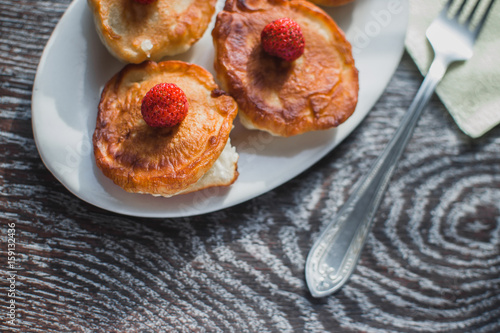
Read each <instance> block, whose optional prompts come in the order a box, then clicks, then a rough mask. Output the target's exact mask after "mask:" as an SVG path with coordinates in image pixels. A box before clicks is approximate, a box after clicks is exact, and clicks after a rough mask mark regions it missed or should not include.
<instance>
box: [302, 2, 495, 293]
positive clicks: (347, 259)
mask: <svg viewBox="0 0 500 333" xmlns="http://www.w3.org/2000/svg"><path fill="white" fill-rule="evenodd" d="M454 1H455V0H449V1H448V2H447V3H446V5H445V7H444V8H443V10H442V11H441V13H440V14H439V16H438V17H437V18H436V19H435V20H434V21H433V22H432V24H431V25H430V26H429V28H428V29H427V33H426V36H427V39H428V40H429V42H430V43H431V45H432V48H433V49H434V54H435V56H434V60H433V62H432V64H431V66H430V68H429V72H428V73H427V75H426V77H425V79H424V81H423V82H422V85H421V87H420V89H419V90H418V92H417V95H416V96H415V99H414V100H413V102H412V103H411V105H410V107H409V109H408V111H407V112H406V114H405V116H404V117H403V119H402V121H401V124H400V126H399V128H398V129H397V130H396V133H395V135H394V137H393V138H392V139H391V141H390V142H389V143H388V145H387V147H386V148H385V150H384V151H383V152H382V154H381V155H380V157H379V158H378V159H377V160H376V162H375V164H374V165H373V166H372V168H371V170H370V171H369V173H368V174H367V175H366V176H365V178H364V179H363V181H362V182H361V183H360V185H359V186H358V187H357V188H356V189H355V191H354V192H353V193H352V195H351V196H350V197H349V199H348V200H347V202H346V203H345V204H344V206H343V207H342V208H341V209H340V210H339V212H338V213H337V215H336V216H335V217H334V219H333V220H332V221H331V222H330V223H329V224H328V225H327V226H326V227H325V229H324V230H323V231H322V232H321V234H320V236H319V239H317V240H316V242H315V244H314V245H313V247H312V249H311V251H310V252H309V255H308V257H307V262H306V268H305V274H306V282H307V285H308V287H309V290H310V292H311V294H312V296H314V297H323V296H327V295H329V294H331V293H333V292H335V291H337V290H338V289H339V288H341V287H342V286H343V285H344V283H345V282H346V281H347V280H348V278H349V277H350V276H351V274H352V272H353V271H354V268H355V267H356V263H357V261H358V259H359V256H360V253H361V249H362V248H363V245H364V243H365V240H366V237H367V235H368V232H369V230H370V227H371V224H372V221H373V217H374V215H375V213H376V211H377V208H378V206H379V203H380V201H381V199H382V197H383V194H384V191H385V189H386V187H387V185H388V183H389V179H390V177H391V175H392V173H393V171H394V169H395V167H396V164H397V162H398V160H399V158H400V156H401V154H402V153H403V151H404V148H405V147H406V144H407V143H408V141H409V139H410V137H411V135H412V133H413V129H414V128H415V125H416V124H417V121H418V118H419V117H420V114H421V113H422V110H423V109H424V108H425V106H426V105H427V103H428V102H429V99H430V98H431V96H432V94H433V93H434V90H435V88H436V86H437V84H438V83H439V81H441V79H442V77H443V76H444V74H445V72H446V70H447V68H448V66H449V65H450V64H451V63H452V62H455V61H464V60H467V59H469V58H470V57H472V54H473V51H472V48H473V45H474V42H475V40H476V38H477V36H478V34H479V31H480V30H481V28H482V27H483V24H484V22H485V20H486V17H487V15H488V13H489V12H490V10H491V7H492V5H493V3H494V2H495V0H490V2H489V4H488V5H487V7H486V9H485V11H484V13H483V14H482V16H481V15H480V14H479V15H478V14H477V13H476V12H477V10H478V8H479V4H480V2H481V1H483V0H478V1H477V2H476V3H475V5H474V7H473V8H472V10H471V11H470V14H469V13H468V12H467V13H466V12H465V11H464V8H466V7H467V6H466V5H467V3H468V2H469V3H470V2H471V0H463V1H462V0H458V1H462V2H461V4H459V5H456V3H454ZM472 1H474V0H472ZM457 6H459V8H458V10H457V11H456V13H455V14H454V15H452V16H450V13H449V12H450V9H451V8H454V7H457ZM467 8H468V7H467ZM462 16H467V17H466V18H465V20H464V19H462ZM476 16H481V17H480V18H478V17H476ZM476 20H478V21H479V22H478V23H477V24H476V25H475V27H471V23H472V22H473V21H476Z"/></svg>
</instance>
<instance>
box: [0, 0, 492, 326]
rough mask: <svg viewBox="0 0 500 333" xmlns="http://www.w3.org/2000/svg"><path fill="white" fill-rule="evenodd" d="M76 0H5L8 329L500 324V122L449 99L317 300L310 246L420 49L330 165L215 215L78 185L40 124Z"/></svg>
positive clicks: (1, 24) (389, 124)
mask: <svg viewBox="0 0 500 333" xmlns="http://www.w3.org/2000/svg"><path fill="white" fill-rule="evenodd" d="M69 2H70V1H69V0H43V1H40V0H37V1H34V0H31V1H28V0H23V1H20V0H19V1H6V0H0V12H1V13H2V14H1V15H0V77H1V78H0V236H1V242H0V244H1V250H0V254H1V258H2V259H1V266H0V267H1V268H0V270H2V272H3V273H4V274H2V276H6V274H7V273H8V272H7V271H8V270H7V268H6V267H7V259H6V258H7V251H6V249H7V247H6V244H7V237H8V234H7V230H8V223H11V222H14V223H15V224H16V242H17V243H16V254H17V259H18V264H19V266H20V269H19V271H18V276H17V280H16V305H17V313H16V314H17V316H18V317H17V322H16V325H15V326H12V325H9V324H8V323H7V322H6V320H5V314H6V313H7V306H8V301H9V300H8V298H7V296H6V292H7V291H6V290H7V289H8V286H7V283H6V282H5V279H3V280H2V281H3V282H2V291H1V293H2V296H1V297H0V303H1V304H2V306H1V307H0V311H2V313H1V315H0V317H1V318H2V321H1V322H0V330H1V331H5V332H7V331H11V330H12V331H19V332H318V333H319V332H360V331H363V332H498V331H500V240H499V239H500V128H496V129H494V130H493V131H492V132H490V133H489V134H488V135H486V136H484V137H482V138H480V139H477V140H472V139H470V138H468V137H466V136H465V135H464V134H462V133H461V132H460V131H459V129H458V128H457V127H456V126H455V124H454V123H453V121H452V119H451V118H450V116H449V115H448V113H447V112H446V110H445V109H444V107H443V106H442V104H441V103H440V102H439V100H437V99H433V100H432V102H431V104H430V106H429V108H428V109H427V110H426V111H425V113H424V115H423V117H422V119H421V121H420V123H419V126H418V127H417V129H416V131H415V134H414V136H413V139H412V141H411V142H410V144H409V146H408V148H407V150H406V152H405V155H404V157H403V160H402V161H401V163H400V165H399V167H398V169H397V172H396V174H395V176H394V178H393V181H392V182H391V184H390V186H389V189H388V192H387V195H386V196H385V198H384V200H383V202H382V205H381V208H380V210H379V213H378V215H377V218H376V220H375V223H374V228H373V231H372V233H371V235H370V237H369V239H368V242H367V245H366V247H365V250H364V252H363V254H362V257H361V261H360V263H359V265H358V267H357V269H356V271H355V274H354V275H353V277H352V279H351V280H350V282H349V283H348V284H347V285H346V286H345V287H344V288H343V289H341V290H340V292H338V293H337V294H335V295H333V296H330V297H327V298H325V299H319V300H317V299H313V298H312V297H311V296H310V295H309V293H308V291H307V289H306V286H305V282H304V262H305V258H306V256H307V252H308V250H309V248H310V246H311V245H312V242H313V240H314V239H315V237H316V236H317V235H318V233H319V231H320V230H321V227H322V226H323V225H324V224H326V223H327V222H328V220H329V219H330V218H331V217H332V216H333V215H334V214H335V212H336V211H337V210H338V209H339V208H340V207H341V206H342V204H343V203H344V202H345V200H346V198H347V196H348V194H349V192H350V191H351V189H352V188H353V185H354V184H355V183H356V181H357V180H358V179H359V178H360V177H361V175H362V174H364V172H366V171H367V170H368V168H369V166H370V164H371V163H372V162H373V160H374V159H375V158H376V156H377V155H378V153H379V152H380V151H381V150H382V148H383V146H384V145H385V143H386V142H387V141H388V140H389V138H390V136H391V134H392V133H393V131H394V130H395V129H396V127H397V124H398V120H399V119H400V118H401V116H402V115H403V113H404V112H405V110H406V108H407V106H408V105H409V103H410V101H411V99H412V97H413V95H414V94H415V92H416V89H417V88H418V86H419V84H420V82H421V80H422V78H421V76H420V74H419V73H418V71H417V69H416V68H415V66H414V64H413V63H412V61H411V59H410V58H409V57H408V56H407V55H405V56H404V57H403V59H402V61H401V64H400V65H399V67H398V70H397V72H396V74H395V76H394V78H393V80H392V81H391V83H390V85H389V86H388V88H387V91H386V92H385V94H384V95H383V96H382V98H381V99H380V100H379V101H378V103H377V104H376V106H375V107H374V109H373V111H372V112H371V113H370V114H369V115H368V117H367V118H366V120H365V121H364V122H363V123H362V124H361V126H360V127H359V128H358V129H357V130H355V131H354V132H353V133H352V135H350V136H349V137H348V138H347V139H346V140H345V141H344V142H343V143H342V144H341V145H340V146H339V147H338V148H336V149H335V150H334V151H332V152H331V153H330V154H329V155H327V156H326V157H325V158H324V159H322V160H321V161H320V162H319V163H317V164H316V165H314V166H313V167H311V168H310V169H309V170H307V171H306V172H304V173H303V174H301V175H299V176H298V177H296V178H295V179H293V180H292V181H290V182H288V183H286V184H285V185H283V186H281V187H279V188H277V189H275V190H274V191H271V192H269V193H267V194H265V195H262V196H260V197H258V198H255V199H254V200H251V201H249V202H246V203H243V204H240V205H238V206H236V207H232V208H230V209H226V210H223V211H220V212H215V213H212V214H207V215H202V216H195V217H190V218H179V219H142V218H132V217H126V216H121V215H116V214H112V213H109V212H106V211H104V210H101V209H98V208H95V207H93V206H90V205H88V204H86V203H84V202H82V201H81V200H79V199H77V198H76V197H74V196H73V195H72V194H70V193H69V192H68V191H67V190H65V188H64V187H63V186H62V185H61V184H60V183H58V182H57V181H56V180H55V178H54V177H53V176H52V175H51V174H50V173H49V172H48V171H47V169H46V168H45V167H44V166H43V164H42V162H41V160H40V158H39V157H38V153H37V150H36V146H35V143H34V140H33V133H32V129H31V118H30V117H31V102H30V99H31V90H32V88H33V80H34V76H35V73H36V67H37V65H38V61H39V59H40V56H41V53H42V50H43V48H44V46H45V44H46V42H47V40H48V38H49V36H50V33H51V32H52V30H53V28H54V26H55V25H56V23H57V21H58V19H59V18H60V17H61V15H62V14H63V12H64V10H65V9H66V8H67V6H68V5H69Z"/></svg>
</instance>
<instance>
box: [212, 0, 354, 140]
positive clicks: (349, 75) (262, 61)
mask: <svg viewBox="0 0 500 333" xmlns="http://www.w3.org/2000/svg"><path fill="white" fill-rule="evenodd" d="M283 17H288V18H291V19H293V20H294V21H296V22H297V23H298V24H299V25H300V27H301V29H302V33H303V36H304V39H305V48H304V53H303V55H302V56H300V57H299V58H298V59H296V60H294V61H291V62H288V61H284V60H282V59H280V58H277V57H273V56H270V55H268V54H267V53H266V52H264V51H263V49H262V46H261V43H260V34H261V31H262V29H263V28H264V26H266V25H267V24H268V23H270V22H272V21H274V20H277V19H279V18H283ZM212 36H213V41H214V46H215V62H214V67H215V70H216V72H217V77H218V79H219V80H220V82H221V85H222V87H223V89H224V90H226V91H228V92H229V93H230V95H231V96H233V97H234V98H235V99H236V101H237V102H238V106H239V115H240V120H241V122H242V124H243V125H244V126H246V127H248V128H253V129H260V130H265V131H268V132H270V133H271V134H274V135H278V136H285V137H286V136H291V135H296V134H300V133H304V132H308V131H313V130H321V129H328V128H331V127H335V126H338V125H339V124H341V123H342V122H344V121H345V120H346V119H347V118H348V117H349V116H350V115H351V114H352V113H353V112H354V109H355V107H356V104H357V98H358V71H357V69H356V67H355V66H354V60H353V57H352V52H351V45H350V44H349V42H348V41H347V40H346V38H345V36H344V33H343V32H342V31H341V30H340V29H339V28H338V27H337V25H336V24H335V22H334V21H333V20H332V19H331V18H330V16H328V15H327V14H326V13H325V12H324V11H323V10H321V9H320V8H319V7H317V6H315V5H313V4H312V3H310V2H308V1H305V0H291V1H286V0H227V1H226V5H225V7H224V10H223V11H221V12H220V13H219V14H218V15H217V20H216V24H215V27H214V30H213V31H212Z"/></svg>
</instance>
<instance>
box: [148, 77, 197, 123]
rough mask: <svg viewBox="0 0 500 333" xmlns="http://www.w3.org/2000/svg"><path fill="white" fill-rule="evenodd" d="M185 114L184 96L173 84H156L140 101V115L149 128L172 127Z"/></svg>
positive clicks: (186, 103)
mask: <svg viewBox="0 0 500 333" xmlns="http://www.w3.org/2000/svg"><path fill="white" fill-rule="evenodd" d="M187 112H188V101H187V98H186V94H185V93H184V91H182V89H181V88H179V87H178V86H177V85H176V84H174V83H160V84H157V85H156V86H154V87H153V88H151V90H149V91H148V92H147V93H146V95H145V96H144V98H143V99H142V104H141V114H142V117H143V118H144V121H145V122H146V124H148V125H149V126H151V127H173V126H175V125H177V124H179V123H180V122H181V121H182V120H183V119H184V118H185V117H186V115H187Z"/></svg>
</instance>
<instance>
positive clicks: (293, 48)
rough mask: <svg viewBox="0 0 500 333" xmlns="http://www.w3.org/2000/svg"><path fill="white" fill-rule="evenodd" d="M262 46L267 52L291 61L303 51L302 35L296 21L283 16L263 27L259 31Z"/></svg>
mask: <svg viewBox="0 0 500 333" xmlns="http://www.w3.org/2000/svg"><path fill="white" fill-rule="evenodd" d="M261 43H262V48H263V49H264V51H266V52H267V53H268V54H270V55H273V56H276V57H279V58H281V59H284V60H286V61H293V60H295V59H297V58H299V57H300V56H301V55H302V54H303V53H304V44H305V43H304V36H303V35H302V30H301V29H300V26H299V24H298V23H297V22H295V21H294V20H292V19H291V18H288V17H284V18H281V19H278V20H275V21H273V22H271V23H269V24H268V25H266V26H265V27H264V29H263V30H262V33H261Z"/></svg>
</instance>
